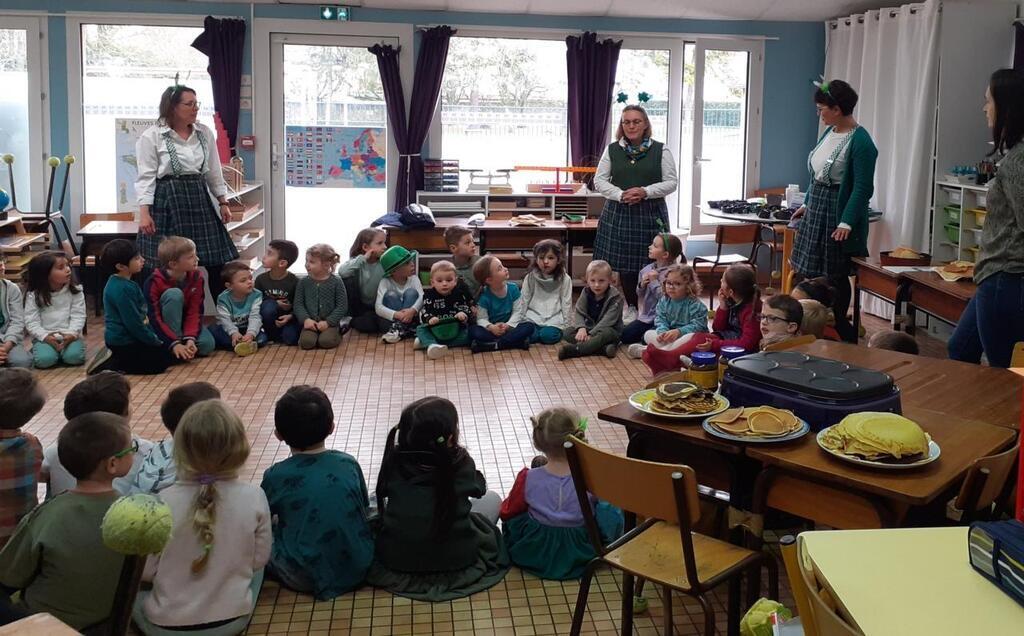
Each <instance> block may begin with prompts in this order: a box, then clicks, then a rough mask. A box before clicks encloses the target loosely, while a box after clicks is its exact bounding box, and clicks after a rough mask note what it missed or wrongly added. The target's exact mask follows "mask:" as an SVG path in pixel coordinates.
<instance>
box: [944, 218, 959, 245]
mask: <svg viewBox="0 0 1024 636" xmlns="http://www.w3.org/2000/svg"><path fill="white" fill-rule="evenodd" d="M943 227H945V228H946V238H948V239H949V242H950V243H956V244H958V245H959V244H960V226H959V225H950V224H949V223H947V224H946V225H944V226H943Z"/></svg>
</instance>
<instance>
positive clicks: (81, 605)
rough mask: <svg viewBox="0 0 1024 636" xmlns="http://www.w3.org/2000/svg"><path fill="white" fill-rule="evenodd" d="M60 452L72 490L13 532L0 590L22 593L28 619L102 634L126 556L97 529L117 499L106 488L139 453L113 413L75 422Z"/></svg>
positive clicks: (1, 558) (0, 569)
mask: <svg viewBox="0 0 1024 636" xmlns="http://www.w3.org/2000/svg"><path fill="white" fill-rule="evenodd" d="M57 447H58V449H59V453H60V461H61V464H63V465H64V466H66V467H67V469H68V470H69V471H70V472H71V475H72V476H73V477H74V478H75V479H76V480H77V485H76V486H75V488H74V489H73V490H71V491H69V492H67V493H64V494H63V495H61V496H60V497H54V498H53V499H50V500H48V501H46V502H44V503H42V504H40V505H38V506H36V508H35V510H33V511H32V512H31V513H29V515H28V516H27V517H25V518H24V519H23V520H22V522H21V523H20V524H19V525H18V529H17V531H15V533H14V536H12V537H11V538H10V540H9V541H8V542H7V545H5V546H4V548H3V550H0V586H3V587H5V588H8V590H10V589H14V590H20V591H21V596H20V601H19V604H20V606H21V607H23V608H24V609H27V610H28V611H30V612H32V613H37V612H46V613H49V614H52V615H54V616H55V617H57V618H58V619H60V620H61V621H63V622H64V623H66V624H68V625H70V626H71V627H73V628H74V629H76V630H78V631H85V630H86V629H88V628H92V629H93V630H95V632H94V633H107V631H106V630H105V629H102V626H100V625H99V624H100V623H102V622H103V621H105V620H107V619H108V617H109V616H110V611H111V609H112V607H113V604H114V592H115V590H116V589H117V585H118V581H119V580H120V578H121V565H122V563H123V562H124V556H122V555H121V554H118V553H117V552H114V551H113V550H111V549H110V548H108V547H107V546H106V545H104V543H103V536H102V533H101V532H100V524H102V523H103V516H104V515H105V514H106V513H107V509H108V508H109V507H110V504H112V503H114V501H115V500H116V499H117V497H118V494H117V492H115V491H114V489H113V487H112V486H111V482H112V481H113V480H114V479H115V478H117V477H123V476H125V475H127V474H128V471H129V470H130V469H131V466H132V457H133V456H134V454H135V451H136V450H137V449H136V447H135V445H134V444H133V443H132V437H131V432H130V431H129V429H128V423H127V422H126V421H125V420H124V418H122V417H120V416H118V415H113V414H112V413H87V414H85V415H80V416H78V417H76V418H74V419H72V420H71V421H70V422H68V423H67V424H66V425H65V426H64V428H62V429H61V431H60V435H59V437H58V438H57ZM200 598H201V597H200ZM87 633H88V632H87Z"/></svg>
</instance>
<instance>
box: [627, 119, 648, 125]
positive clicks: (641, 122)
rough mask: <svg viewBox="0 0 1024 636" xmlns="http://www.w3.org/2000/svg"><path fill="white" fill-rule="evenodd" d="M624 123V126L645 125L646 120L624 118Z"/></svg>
mask: <svg viewBox="0 0 1024 636" xmlns="http://www.w3.org/2000/svg"><path fill="white" fill-rule="evenodd" d="M622 125H623V126H643V125H644V120H642V119H623V120H622Z"/></svg>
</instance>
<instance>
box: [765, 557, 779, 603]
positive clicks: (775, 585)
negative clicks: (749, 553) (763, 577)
mask: <svg viewBox="0 0 1024 636" xmlns="http://www.w3.org/2000/svg"><path fill="white" fill-rule="evenodd" d="M764 565H765V567H766V568H768V594H769V596H768V598H772V599H775V600H778V599H779V564H778V563H777V562H776V561H775V555H774V554H771V553H768V554H767V555H765V557H764Z"/></svg>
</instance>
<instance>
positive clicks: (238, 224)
mask: <svg viewBox="0 0 1024 636" xmlns="http://www.w3.org/2000/svg"><path fill="white" fill-rule="evenodd" d="M261 214H263V208H262V207H260V208H259V209H257V210H256V211H255V212H250V213H249V214H246V215H245V216H244V217H242V220H240V221H231V222H230V223H225V224H224V227H225V228H226V229H227V231H228V232H230V231H231V230H235V229H238V228H240V227H242V226H243V225H245V224H246V223H248V222H250V221H252V220H253V219H255V218H257V217H259V216H260V215H261Z"/></svg>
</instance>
